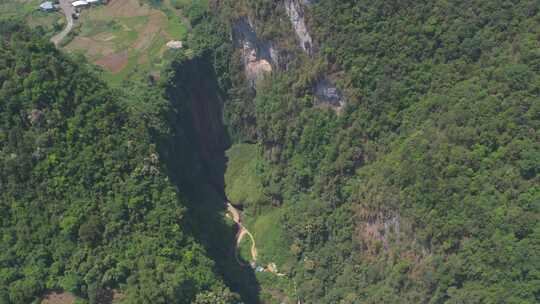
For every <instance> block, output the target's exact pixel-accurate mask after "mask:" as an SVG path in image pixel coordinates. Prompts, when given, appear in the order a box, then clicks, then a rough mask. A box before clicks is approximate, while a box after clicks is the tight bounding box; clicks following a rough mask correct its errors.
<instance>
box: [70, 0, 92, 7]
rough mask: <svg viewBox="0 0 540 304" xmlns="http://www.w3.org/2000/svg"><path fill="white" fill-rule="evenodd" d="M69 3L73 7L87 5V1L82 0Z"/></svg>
mask: <svg viewBox="0 0 540 304" xmlns="http://www.w3.org/2000/svg"><path fill="white" fill-rule="evenodd" d="M71 5H73V7H75V8H78V7H85V6H88V2H86V1H84V0H77V1H75V2H73V3H71Z"/></svg>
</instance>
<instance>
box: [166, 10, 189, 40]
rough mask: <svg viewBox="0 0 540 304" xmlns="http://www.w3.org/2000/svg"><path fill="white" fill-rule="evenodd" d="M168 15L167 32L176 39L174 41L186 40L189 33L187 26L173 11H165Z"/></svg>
mask: <svg viewBox="0 0 540 304" xmlns="http://www.w3.org/2000/svg"><path fill="white" fill-rule="evenodd" d="M164 11H165V14H166V15H167V25H166V27H165V31H166V32H167V33H168V34H169V35H170V36H171V37H172V38H173V39H174V40H183V39H185V38H186V36H187V33H188V28H187V26H186V25H185V24H184V23H183V22H182V20H181V19H180V17H178V16H177V15H176V14H175V13H173V12H172V11H171V10H169V9H166V10H164Z"/></svg>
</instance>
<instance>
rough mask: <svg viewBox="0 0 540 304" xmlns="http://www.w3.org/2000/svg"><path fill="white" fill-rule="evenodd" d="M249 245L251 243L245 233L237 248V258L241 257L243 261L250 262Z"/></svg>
mask: <svg viewBox="0 0 540 304" xmlns="http://www.w3.org/2000/svg"><path fill="white" fill-rule="evenodd" d="M251 245H252V241H251V238H250V237H249V236H247V235H246V236H244V238H243V239H242V241H241V242H240V248H239V250H238V254H239V258H241V259H242V260H244V261H245V262H250V261H251V260H252V257H251Z"/></svg>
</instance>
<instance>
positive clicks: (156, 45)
mask: <svg viewBox="0 0 540 304" xmlns="http://www.w3.org/2000/svg"><path fill="white" fill-rule="evenodd" d="M79 24H80V27H79V28H78V29H77V31H78V35H77V36H76V37H75V38H74V39H73V40H72V41H71V42H70V43H68V44H67V45H66V46H65V49H66V50H67V51H69V52H79V53H82V54H84V55H85V56H86V57H87V58H88V59H89V60H90V61H91V62H94V63H96V64H98V65H100V66H102V67H103V68H104V70H105V71H106V74H105V78H106V79H107V80H108V81H109V82H111V83H112V84H119V83H120V82H121V81H122V80H124V79H126V78H128V77H129V76H130V75H131V74H133V73H134V72H136V71H137V70H145V71H148V72H152V71H155V70H159V67H160V64H161V58H162V56H163V54H164V52H165V51H166V49H167V47H166V43H167V42H168V41H170V40H183V39H184V38H185V35H186V34H187V27H186V25H185V24H184V23H183V22H182V21H181V18H180V17H179V15H178V14H177V12H176V13H175V12H173V11H171V8H168V7H166V6H165V5H164V7H163V8H154V7H151V6H149V5H145V4H143V5H141V4H140V3H139V1H138V0H112V1H110V2H109V3H108V4H107V5H101V6H95V7H91V8H88V9H85V10H83V12H82V14H81V18H80V22H79Z"/></svg>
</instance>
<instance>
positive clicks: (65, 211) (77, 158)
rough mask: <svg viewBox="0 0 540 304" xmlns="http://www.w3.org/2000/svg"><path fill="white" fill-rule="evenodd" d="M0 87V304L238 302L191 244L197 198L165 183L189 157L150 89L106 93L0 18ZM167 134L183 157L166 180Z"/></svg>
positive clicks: (179, 123)
mask: <svg viewBox="0 0 540 304" xmlns="http://www.w3.org/2000/svg"><path fill="white" fill-rule="evenodd" d="M181 85H182V84H180V86H181ZM0 88H1V89H0V99H1V100H2V102H1V103H0V189H1V191H0V211H1V214H2V220H1V222H0V234H1V235H2V238H0V265H1V267H0V302H1V303H14V304H18V303H30V302H32V301H34V300H35V299H37V298H38V297H40V296H42V295H44V294H45V293H47V292H48V291H51V290H59V291H62V290H63V291H65V292H70V293H73V294H75V295H76V296H77V297H80V298H81V300H80V302H81V303H86V302H88V303H98V302H100V303H101V302H104V301H106V300H107V298H110V297H112V295H113V294H116V296H115V298H118V299H121V300H122V301H123V302H126V303H210V302H211V303H232V302H234V303H236V302H237V301H238V296H237V295H235V294H233V293H231V292H230V291H229V289H228V288H227V287H225V284H224V283H223V279H222V276H221V275H220V274H218V273H217V268H216V266H215V263H214V261H213V260H212V259H211V258H209V257H208V253H207V247H208V246H207V244H203V243H201V242H199V241H198V240H197V239H194V237H195V229H194V228H193V226H192V223H191V220H190V218H189V217H190V215H191V214H192V211H190V210H191V209H193V206H194V205H197V203H198V202H196V201H193V200H192V199H191V197H192V191H191V190H190V189H191V188H189V187H188V186H187V185H186V184H183V183H181V182H177V181H178V180H179V179H177V178H176V177H178V176H182V177H184V179H188V178H190V179H192V181H195V179H194V177H193V176H200V173H197V172H198V170H199V169H197V168H198V166H199V167H200V164H199V165H198V164H197V162H198V161H199V160H200V158H197V157H195V156H194V155H197V151H196V150H194V148H193V147H194V145H192V144H191V142H190V135H189V134H190V132H191V131H190V128H189V127H187V126H188V125H189V124H188V123H187V120H186V119H184V120H179V119H178V118H179V117H182V114H181V113H180V112H178V111H179V110H181V109H179V108H177V107H176V106H175V105H174V104H171V103H169V101H168V100H167V99H164V97H163V96H164V94H163V93H162V91H160V88H159V87H148V86H146V85H145V84H142V83H132V84H131V85H129V86H127V87H125V88H124V89H123V90H111V89H110V88H108V87H107V86H106V84H105V83H104V82H103V81H101V80H99V79H98V78H97V76H96V74H95V73H94V72H93V71H92V68H91V67H90V66H89V65H87V64H86V63H75V62H74V61H73V60H71V59H69V58H67V57H66V56H65V55H63V54H61V53H60V52H59V51H57V50H56V49H55V48H54V46H53V45H52V44H51V43H49V42H47V41H45V40H44V39H43V38H40V37H39V36H38V35H36V34H35V33H33V32H31V31H30V30H28V29H27V28H25V27H23V26H21V25H20V24H18V23H10V22H2V23H0ZM180 101H182V102H184V103H187V102H188V99H184V100H182V98H181V96H178V98H177V102H180ZM170 113H177V114H178V115H179V116H171V115H170ZM188 115H189V114H188ZM169 118H173V119H169ZM191 137H192V136H191ZM171 138H174V139H175V144H177V145H178V146H181V147H182V152H183V155H184V158H183V161H182V162H181V163H180V167H178V166H176V167H174V169H175V170H179V171H178V172H176V174H175V175H174V177H173V178H171V177H170V176H169V175H170V171H171V170H172V169H173V167H171V165H170V163H169V162H168V159H167V155H165V154H164V151H163V150H164V149H166V148H167V147H168V145H167V143H166V142H165V140H167V139H171ZM222 231H223V233H224V234H225V233H226V232H227V231H228V230H226V229H222Z"/></svg>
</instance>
